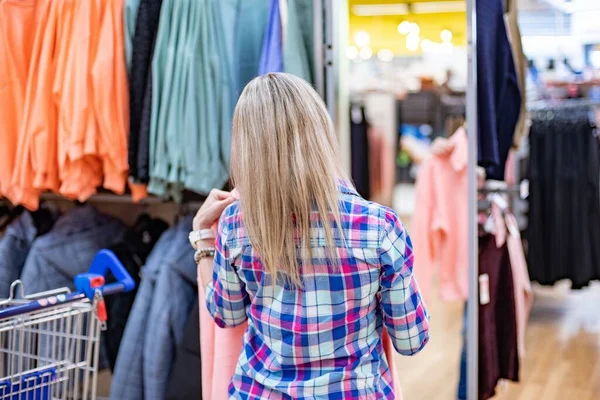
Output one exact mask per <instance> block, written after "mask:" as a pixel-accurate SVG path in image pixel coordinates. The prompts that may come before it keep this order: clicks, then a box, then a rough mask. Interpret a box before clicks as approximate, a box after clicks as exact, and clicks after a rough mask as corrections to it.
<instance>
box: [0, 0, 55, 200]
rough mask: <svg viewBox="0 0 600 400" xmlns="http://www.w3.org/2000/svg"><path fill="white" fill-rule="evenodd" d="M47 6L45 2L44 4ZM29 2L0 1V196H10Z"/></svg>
mask: <svg viewBox="0 0 600 400" xmlns="http://www.w3.org/2000/svg"><path fill="white" fill-rule="evenodd" d="M47 3H48V5H49V2H47ZM37 22H39V19H38V18H36V6H35V3H33V2H23V3H17V2H14V1H0V104H2V106H1V107H0V132H2V143H1V144H0V195H4V196H10V197H12V193H11V178H12V170H13V168H14V165H15V153H16V151H17V143H18V138H19V127H20V122H21V116H22V115H23V110H24V108H25V93H26V88H27V77H28V75H29V68H30V64H31V58H32V55H33V45H34V39H35V29H32V27H33V26H36V25H37Z"/></svg>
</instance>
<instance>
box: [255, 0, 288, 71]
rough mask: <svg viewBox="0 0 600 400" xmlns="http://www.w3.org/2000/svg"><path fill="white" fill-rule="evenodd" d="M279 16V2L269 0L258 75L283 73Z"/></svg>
mask: <svg viewBox="0 0 600 400" xmlns="http://www.w3.org/2000/svg"><path fill="white" fill-rule="evenodd" d="M281 33H282V32H281V14H280V11H279V0H271V7H270V9H269V22H268V25H267V32H266V35H265V39H264V42H263V47H262V52H261V55H260V65H259V70H258V73H259V75H264V74H266V73H269V72H283V42H282V40H281V36H282V35H281Z"/></svg>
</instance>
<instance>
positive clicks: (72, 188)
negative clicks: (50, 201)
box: [58, 0, 105, 201]
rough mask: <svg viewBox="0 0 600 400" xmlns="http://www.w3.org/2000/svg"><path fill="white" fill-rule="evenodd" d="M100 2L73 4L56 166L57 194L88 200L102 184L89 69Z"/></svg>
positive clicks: (91, 61) (95, 43) (91, 0)
mask: <svg viewBox="0 0 600 400" xmlns="http://www.w3.org/2000/svg"><path fill="white" fill-rule="evenodd" d="M102 3H105V2H103V1H99V0H90V1H76V2H75V9H74V18H73V27H72V32H71V35H72V41H71V43H70V45H69V49H68V55H67V57H66V60H65V61H66V64H65V67H64V68H65V69H64V81H63V83H62V84H63V92H62V98H61V102H60V107H59V120H60V123H59V130H58V165H59V176H60V179H61V182H62V184H61V187H60V193H61V194H62V195H63V196H65V197H67V198H71V199H78V200H80V201H85V200H87V199H88V198H89V197H90V196H92V195H93V194H94V193H96V188H97V187H98V186H99V185H100V184H101V181H102V165H101V161H100V159H99V157H98V156H97V153H98V152H97V146H96V138H97V131H98V126H97V121H96V118H95V115H94V109H93V102H92V85H91V84H92V80H91V76H90V70H91V66H92V63H93V55H94V54H95V52H96V47H97V43H98V33H99V27H100V11H101V7H102Z"/></svg>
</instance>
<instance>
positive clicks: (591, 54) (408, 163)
mask: <svg viewBox="0 0 600 400" xmlns="http://www.w3.org/2000/svg"><path fill="white" fill-rule="evenodd" d="M409 3H410V4H409ZM516 3H517V7H518V21H519V27H520V30H521V34H522V44H523V50H524V53H525V55H526V57H527V59H528V60H530V66H531V65H532V66H535V69H536V72H537V74H538V75H537V76H539V79H538V78H537V76H532V74H531V72H528V74H527V97H528V103H529V104H533V103H535V101H537V100H540V99H542V98H548V97H550V98H552V99H554V100H560V99H563V98H565V97H570V94H569V90H574V89H573V87H574V85H575V86H576V87H578V88H580V89H581V88H583V89H585V92H586V94H585V97H589V98H591V99H592V100H596V101H598V100H600V99H599V98H598V96H599V94H598V92H599V91H600V24H598V22H597V21H599V20H600V2H598V1H597V0H572V1H564V0H517V1H516ZM348 13H349V29H348V38H347V44H348V46H347V48H346V52H345V53H346V54H345V57H346V60H345V61H346V63H342V64H346V65H347V71H346V72H347V79H346V80H345V82H347V86H348V87H347V89H348V90H349V97H350V106H351V110H350V111H351V112H350V114H351V121H353V122H357V121H360V112H359V110H361V109H364V111H365V115H366V118H367V121H368V123H369V124H370V126H372V127H373V128H375V129H376V130H377V131H378V132H379V134H380V135H382V136H383V137H384V138H385V143H386V145H387V146H389V148H390V149H392V150H391V152H385V151H384V152H382V153H381V154H383V155H382V156H380V157H377V158H378V163H379V164H380V166H381V165H383V167H381V168H382V169H381V171H382V172H381V176H380V180H379V179H378V182H377V187H376V188H375V189H374V192H372V193H371V197H372V198H373V199H374V200H376V201H380V202H382V203H385V204H389V205H392V206H393V207H394V208H395V209H396V211H398V212H399V214H400V215H401V217H402V219H403V221H404V222H405V224H406V225H407V226H408V228H409V230H410V227H411V218H412V216H413V213H414V210H415V207H418V204H416V201H415V185H414V183H415V178H416V177H417V174H418V165H419V163H420V162H421V160H423V159H424V158H426V157H427V156H428V154H429V153H430V151H431V148H430V146H431V143H432V141H433V140H434V138H435V137H437V136H443V137H444V136H448V135H449V134H450V133H452V132H453V131H454V130H456V128H457V127H458V126H460V125H461V124H462V123H463V122H464V117H465V114H466V106H465V103H466V101H465V92H466V88H467V80H468V74H467V55H468V54H467V24H466V21H467V15H466V4H465V2H464V1H428V0H427V1H426V0H419V1H413V2H403V1H397V0H396V1H393V0H349V2H348ZM574 71H577V74H575V73H574ZM353 160H354V158H353ZM369 163H373V160H369ZM372 187H373V186H372ZM465 246H467V244H466V243H465ZM534 293H535V303H534V307H533V311H532V314H531V317H530V320H529V325H528V330H527V336H526V338H527V339H526V342H527V343H526V345H527V353H526V356H525V358H524V360H523V363H522V367H521V374H520V375H521V376H520V379H521V382H520V383H519V384H512V383H507V384H505V385H504V384H503V385H501V387H499V389H498V395H497V396H495V398H498V399H507V400H509V399H510V400H513V399H590V400H592V399H598V398H600V313H599V312H598V310H597V308H596V306H595V305H597V304H599V303H600V285H598V284H597V283H596V284H592V285H591V287H589V288H587V289H583V290H578V291H572V290H570V284H569V282H561V283H559V284H557V285H555V286H553V287H542V286H539V285H534ZM428 306H429V308H430V309H431V315H432V332H433V336H432V340H431V343H430V344H429V345H428V346H427V347H426V349H425V350H424V351H423V352H422V353H421V354H418V355H417V356H415V357H412V358H406V357H398V360H397V365H398V368H399V373H400V377H401V381H402V385H403V386H402V390H403V393H404V397H405V398H406V399H411V400H419V399H427V400H436V399H439V400H450V399H456V387H457V383H458V379H459V378H458V377H459V357H460V351H461V347H462V343H463V342H462V335H461V331H462V329H463V309H464V304H462V302H457V303H446V302H442V301H440V300H439V299H438V298H437V297H436V296H434V297H433V298H432V299H430V304H428Z"/></svg>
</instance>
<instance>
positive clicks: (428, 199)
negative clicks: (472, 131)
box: [411, 127, 469, 301]
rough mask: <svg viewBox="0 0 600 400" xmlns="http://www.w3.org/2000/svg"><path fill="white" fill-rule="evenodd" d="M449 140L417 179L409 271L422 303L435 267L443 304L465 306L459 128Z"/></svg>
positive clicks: (463, 167)
mask: <svg viewBox="0 0 600 400" xmlns="http://www.w3.org/2000/svg"><path fill="white" fill-rule="evenodd" d="M448 140H449V141H450V143H452V144H453V149H452V151H451V152H450V153H449V154H444V155H434V156H431V157H430V158H428V159H426V160H425V161H424V162H423V163H422V164H421V169H420V171H419V175H418V176H417V183H416V199H415V203H416V208H415V213H414V216H413V220H412V223H411V231H412V239H413V245H414V254H415V264H414V272H415V275H416V277H417V280H418V281H419V285H420V287H421V293H422V295H423V296H424V298H425V301H427V300H429V299H430V298H431V297H430V296H431V290H432V289H431V286H432V281H433V277H434V274H435V273H436V270H438V268H439V295H440V298H441V299H442V300H444V301H456V300H460V301H465V300H466V299H467V297H468V295H469V288H468V271H467V269H468V262H467V254H468V252H467V250H468V232H467V224H468V208H467V157H468V155H467V153H468V145H467V133H466V132H465V130H464V129H463V128H462V127H461V128H459V129H458V130H457V131H456V133H455V134H454V135H452V137H450V138H449V139H448Z"/></svg>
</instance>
